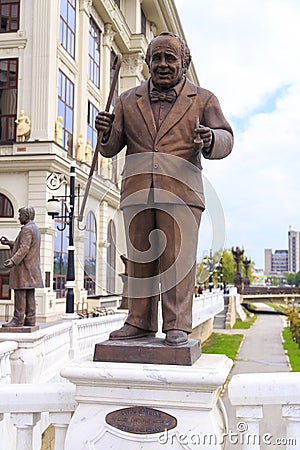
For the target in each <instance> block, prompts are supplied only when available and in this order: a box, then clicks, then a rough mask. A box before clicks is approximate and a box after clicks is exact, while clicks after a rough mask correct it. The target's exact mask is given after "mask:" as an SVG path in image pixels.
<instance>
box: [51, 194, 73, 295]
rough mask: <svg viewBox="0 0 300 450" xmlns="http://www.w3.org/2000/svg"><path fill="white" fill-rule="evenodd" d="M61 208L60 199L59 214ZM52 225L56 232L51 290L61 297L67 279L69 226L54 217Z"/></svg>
mask: <svg viewBox="0 0 300 450" xmlns="http://www.w3.org/2000/svg"><path fill="white" fill-rule="evenodd" d="M63 208H64V204H63V201H62V202H61V212H60V214H59V215H60V216H63V213H62V211H63ZM54 226H55V229H56V234H55V238H54V265H53V290H54V292H56V297H57V298H61V297H64V296H65V284H66V280H67V267H68V245H69V235H68V234H69V233H68V231H69V228H68V224H67V222H66V221H65V219H63V218H60V219H55V222H54Z"/></svg>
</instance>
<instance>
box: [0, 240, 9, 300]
mask: <svg viewBox="0 0 300 450" xmlns="http://www.w3.org/2000/svg"><path fill="white" fill-rule="evenodd" d="M10 257H11V254H10V250H9V249H7V250H5V249H3V250H2V249H1V250H0V299H9V298H10V289H9V269H6V268H5V267H4V261H6V260H7V259H9V258H10Z"/></svg>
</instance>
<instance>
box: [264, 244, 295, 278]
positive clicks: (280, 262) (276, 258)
mask: <svg viewBox="0 0 300 450" xmlns="http://www.w3.org/2000/svg"><path fill="white" fill-rule="evenodd" d="M288 261H289V257H288V250H275V253H272V249H269V248H268V249H265V274H266V275H268V276H269V275H282V274H285V273H287V272H288V271H289V265H288Z"/></svg>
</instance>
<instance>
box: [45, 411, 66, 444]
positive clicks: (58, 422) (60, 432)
mask: <svg viewBox="0 0 300 450" xmlns="http://www.w3.org/2000/svg"><path fill="white" fill-rule="evenodd" d="M49 419H50V423H52V425H53V426H54V429H55V445H54V450H62V449H63V448H64V446H65V440H66V434H67V429H68V426H69V423H70V420H71V412H69V411H67V412H50V414H49Z"/></svg>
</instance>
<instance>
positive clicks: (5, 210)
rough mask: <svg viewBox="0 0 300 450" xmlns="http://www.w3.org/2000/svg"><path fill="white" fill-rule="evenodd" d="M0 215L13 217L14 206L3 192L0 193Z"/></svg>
mask: <svg viewBox="0 0 300 450" xmlns="http://www.w3.org/2000/svg"><path fill="white" fill-rule="evenodd" d="M0 217H14V207H13V205H12V203H11V201H10V200H9V199H8V198H7V197H6V196H5V195H4V194H0Z"/></svg>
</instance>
